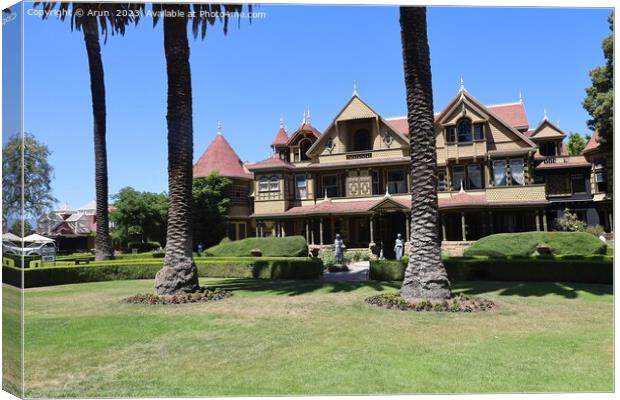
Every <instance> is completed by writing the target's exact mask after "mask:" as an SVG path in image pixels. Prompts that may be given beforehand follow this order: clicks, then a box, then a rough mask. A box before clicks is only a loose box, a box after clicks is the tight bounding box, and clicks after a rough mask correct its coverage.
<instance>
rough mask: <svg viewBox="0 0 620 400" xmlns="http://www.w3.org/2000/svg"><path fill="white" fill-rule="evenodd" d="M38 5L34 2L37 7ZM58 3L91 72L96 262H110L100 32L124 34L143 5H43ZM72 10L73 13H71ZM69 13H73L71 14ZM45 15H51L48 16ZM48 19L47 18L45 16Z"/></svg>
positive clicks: (61, 17) (47, 9) (112, 250)
mask: <svg viewBox="0 0 620 400" xmlns="http://www.w3.org/2000/svg"><path fill="white" fill-rule="evenodd" d="M37 4H39V3H35V6H36V5H37ZM56 4H59V8H60V11H62V12H61V13H60V14H59V15H60V19H61V20H64V19H65V17H66V15H70V16H71V29H72V30H73V29H74V28H75V29H76V30H78V31H82V34H83V36H84V44H85V46H86V54H87V56H88V71H89V73H90V94H91V100H92V109H93V138H94V150H95V199H96V203H97V210H96V216H97V235H96V237H95V259H96V260H106V259H111V258H112V257H113V255H114V249H113V248H112V241H111V240H110V232H109V220H108V211H109V207H108V164H107V157H108V156H107V148H106V102H105V82H104V76H103V61H102V59H101V46H100V44H99V29H101V33H102V34H104V35H105V38H106V40H107V35H108V31H110V32H112V34H115V33H118V34H120V35H124V34H125V28H126V27H127V26H128V25H130V24H131V23H137V22H138V19H139V16H140V11H141V9H142V8H143V7H144V5H143V4H130V3H127V4H121V3H56V2H44V3H42V5H43V9H44V10H46V11H51V10H52V9H53V8H54V7H55V6H56ZM70 8H72V10H70ZM69 11H70V12H69ZM44 15H45V16H47V15H49V13H45V14H44ZM44 18H45V17H44Z"/></svg>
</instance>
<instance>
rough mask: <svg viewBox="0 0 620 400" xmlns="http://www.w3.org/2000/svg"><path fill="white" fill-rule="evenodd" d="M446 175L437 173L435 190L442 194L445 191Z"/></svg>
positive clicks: (441, 172) (442, 172) (440, 172)
mask: <svg viewBox="0 0 620 400" xmlns="http://www.w3.org/2000/svg"><path fill="white" fill-rule="evenodd" d="M446 183H447V182H446V173H445V172H444V171H439V172H437V190H438V191H440V192H443V191H445V190H446Z"/></svg>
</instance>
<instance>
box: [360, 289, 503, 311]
mask: <svg viewBox="0 0 620 400" xmlns="http://www.w3.org/2000/svg"><path fill="white" fill-rule="evenodd" d="M364 302H365V303H367V304H370V305H372V306H377V307H383V308H388V309H395V310H401V311H435V312H477V311H489V310H491V309H493V308H495V307H497V305H496V304H495V303H494V302H493V301H491V300H487V299H483V298H480V297H473V296H467V295H464V294H457V295H454V296H453V297H452V298H451V299H446V300H418V301H409V300H406V299H403V298H402V297H400V294H399V293H398V292H396V293H383V294H380V295H377V296H372V297H368V298H367V299H366V300H364Z"/></svg>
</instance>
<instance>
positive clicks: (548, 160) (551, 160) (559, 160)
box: [543, 156, 585, 164]
mask: <svg viewBox="0 0 620 400" xmlns="http://www.w3.org/2000/svg"><path fill="white" fill-rule="evenodd" d="M580 161H585V158H584V157H583V156H546V157H545V160H544V161H543V163H545V164H565V163H569V162H580Z"/></svg>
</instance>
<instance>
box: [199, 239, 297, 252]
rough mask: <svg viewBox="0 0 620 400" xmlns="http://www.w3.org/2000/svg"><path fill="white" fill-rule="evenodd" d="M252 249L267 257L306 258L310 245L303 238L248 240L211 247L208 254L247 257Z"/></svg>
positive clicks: (227, 242)
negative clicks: (258, 250)
mask: <svg viewBox="0 0 620 400" xmlns="http://www.w3.org/2000/svg"><path fill="white" fill-rule="evenodd" d="M252 249H260V250H261V251H262V254H263V256H267V257H305V256H307V255H308V245H307V244H306V239H305V238H304V237H303V236H286V237H264V238H247V239H242V240H234V241H231V240H227V241H223V242H222V243H220V244H218V245H216V246H213V247H210V248H208V249H207V252H208V253H210V254H213V256H214V257H247V256H249V255H250V251H252Z"/></svg>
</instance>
